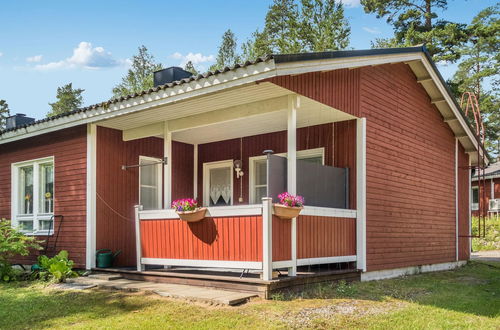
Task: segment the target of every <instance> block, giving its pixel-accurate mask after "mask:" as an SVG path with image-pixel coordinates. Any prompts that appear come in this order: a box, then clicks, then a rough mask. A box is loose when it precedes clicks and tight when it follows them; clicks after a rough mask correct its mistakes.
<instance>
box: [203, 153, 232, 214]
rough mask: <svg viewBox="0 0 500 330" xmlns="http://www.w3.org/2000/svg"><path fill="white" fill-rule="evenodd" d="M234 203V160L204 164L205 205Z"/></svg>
mask: <svg viewBox="0 0 500 330" xmlns="http://www.w3.org/2000/svg"><path fill="white" fill-rule="evenodd" d="M232 204H233V161H232V160H225V161H221V162H213V163H204V164H203V205H205V206H228V205H232Z"/></svg>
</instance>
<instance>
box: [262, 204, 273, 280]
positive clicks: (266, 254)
mask: <svg viewBox="0 0 500 330" xmlns="http://www.w3.org/2000/svg"><path fill="white" fill-rule="evenodd" d="M272 207H273V200H272V198H270V197H264V198H262V244H263V246H262V279H263V280H265V281H270V280H272V279H273V239H272V238H273V211H272Z"/></svg>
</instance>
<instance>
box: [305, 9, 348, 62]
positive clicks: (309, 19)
mask: <svg viewBox="0 0 500 330" xmlns="http://www.w3.org/2000/svg"><path fill="white" fill-rule="evenodd" d="M350 33H351V29H350V27H349V22H348V21H347V20H346V18H345V16H344V6H343V5H342V2H340V1H337V0H302V7H301V17H300V20H299V35H300V40H301V43H302V49H301V51H313V52H323V51H331V50H340V49H345V48H346V47H347V46H349V35H350Z"/></svg>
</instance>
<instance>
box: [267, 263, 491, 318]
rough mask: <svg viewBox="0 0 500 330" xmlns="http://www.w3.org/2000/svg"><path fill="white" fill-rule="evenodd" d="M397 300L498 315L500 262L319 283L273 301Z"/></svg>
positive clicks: (458, 310) (469, 312)
mask: <svg viewBox="0 0 500 330" xmlns="http://www.w3.org/2000/svg"><path fill="white" fill-rule="evenodd" d="M297 298H302V299H334V298H343V299H349V298H351V299H361V300H370V301H387V300H388V299H398V300H402V301H406V302H412V303H416V304H420V305H426V306H434V307H438V308H442V309H447V310H453V311H456V312H462V313H467V314H473V315H476V316H485V317H491V318H493V317H498V316H499V314H500V312H499V311H500V263H494V262H489V263H484V262H477V261H471V262H469V263H468V264H467V265H466V266H464V267H461V268H459V269H456V270H453V271H443V272H436V273H426V274H419V275H412V276H407V277H402V278H396V279H389V280H381V281H372V282H355V283H350V284H349V283H346V282H343V281H341V282H338V283H321V284H316V285H312V286H310V287H308V288H306V289H305V290H303V291H301V292H290V291H288V292H287V291H284V292H280V293H277V294H274V295H273V296H272V299H275V300H293V299H297Z"/></svg>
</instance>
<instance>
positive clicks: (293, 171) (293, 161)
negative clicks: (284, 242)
mask: <svg viewBox="0 0 500 330" xmlns="http://www.w3.org/2000/svg"><path fill="white" fill-rule="evenodd" d="M299 102H300V99H299V97H298V96H297V95H290V96H288V130H287V134H288V137H287V141H288V148H287V153H288V164H287V165H288V166H287V189H288V192H289V193H290V194H292V195H296V194H297V108H299V106H300V104H299ZM291 231H292V234H291V235H292V237H291V242H292V247H291V248H292V251H291V252H292V253H291V255H292V266H291V267H289V268H288V276H296V275H297V218H293V219H292V230H291Z"/></svg>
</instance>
